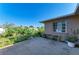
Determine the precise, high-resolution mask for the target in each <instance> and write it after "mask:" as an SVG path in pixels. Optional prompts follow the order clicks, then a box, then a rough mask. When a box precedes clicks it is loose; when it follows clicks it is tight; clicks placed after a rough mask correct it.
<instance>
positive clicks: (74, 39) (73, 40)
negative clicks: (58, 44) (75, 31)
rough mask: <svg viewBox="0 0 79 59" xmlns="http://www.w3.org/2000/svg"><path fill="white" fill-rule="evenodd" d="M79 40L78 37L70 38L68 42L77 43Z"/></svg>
mask: <svg viewBox="0 0 79 59" xmlns="http://www.w3.org/2000/svg"><path fill="white" fill-rule="evenodd" d="M77 40H78V38H77V37H76V36H72V35H71V36H68V37H67V41H69V42H73V43H74V42H76V41H77Z"/></svg>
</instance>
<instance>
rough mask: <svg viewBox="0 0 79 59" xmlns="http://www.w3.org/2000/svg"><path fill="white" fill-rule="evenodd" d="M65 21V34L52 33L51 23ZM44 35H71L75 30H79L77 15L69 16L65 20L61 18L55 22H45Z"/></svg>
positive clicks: (78, 17)
mask: <svg viewBox="0 0 79 59" xmlns="http://www.w3.org/2000/svg"><path fill="white" fill-rule="evenodd" d="M64 20H66V21H67V32H66V33H57V32H53V24H52V23H53V22H61V21H64ZM44 24H45V34H51V35H66V34H72V32H73V30H76V29H78V28H79V15H78V16H77V15H76V16H70V17H66V18H61V19H57V20H52V21H49V22H45V23H44Z"/></svg>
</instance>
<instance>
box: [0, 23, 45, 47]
mask: <svg viewBox="0 0 79 59" xmlns="http://www.w3.org/2000/svg"><path fill="white" fill-rule="evenodd" d="M3 27H4V28H5V33H3V34H2V35H0V46H6V45H9V44H14V43H17V42H21V41H24V40H27V39H28V38H30V37H36V36H42V34H43V33H44V27H37V28H35V27H33V26H29V27H27V26H16V25H14V24H4V25H3ZM2 40H4V41H2ZM3 43H4V44H3Z"/></svg>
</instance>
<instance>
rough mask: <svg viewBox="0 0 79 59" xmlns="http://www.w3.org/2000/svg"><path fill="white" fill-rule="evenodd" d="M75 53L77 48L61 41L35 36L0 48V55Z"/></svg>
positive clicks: (78, 50) (77, 51)
mask: <svg viewBox="0 0 79 59" xmlns="http://www.w3.org/2000/svg"><path fill="white" fill-rule="evenodd" d="M70 54H71V55H72V54H74V55H76V54H79V48H70V47H68V46H67V44H65V43H63V42H57V41H53V40H49V39H45V38H41V37H36V38H33V39H30V40H26V41H23V42H20V43H17V44H15V45H13V46H11V47H7V48H4V49H0V55H70Z"/></svg>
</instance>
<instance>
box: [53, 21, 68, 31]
mask: <svg viewBox="0 0 79 59" xmlns="http://www.w3.org/2000/svg"><path fill="white" fill-rule="evenodd" d="M66 24H67V23H66V21H63V22H55V23H53V31H54V32H66V29H67V27H66V26H67V25H66Z"/></svg>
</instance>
